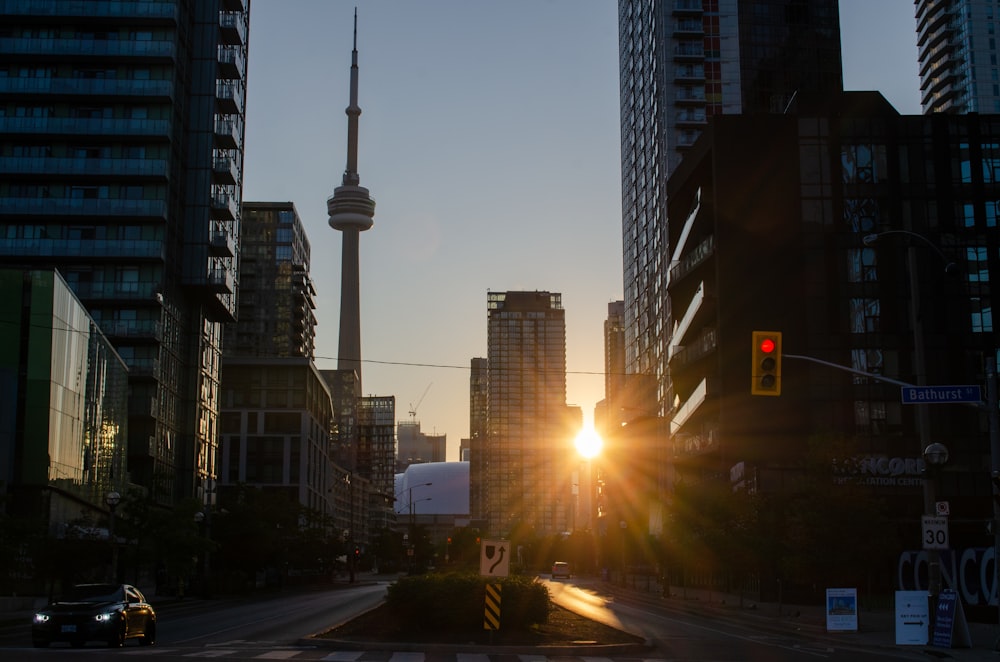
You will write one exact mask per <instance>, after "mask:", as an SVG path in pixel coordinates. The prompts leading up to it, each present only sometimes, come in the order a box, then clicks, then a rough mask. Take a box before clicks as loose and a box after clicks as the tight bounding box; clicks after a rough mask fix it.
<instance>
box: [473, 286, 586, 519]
mask: <svg viewBox="0 0 1000 662" xmlns="http://www.w3.org/2000/svg"><path fill="white" fill-rule="evenodd" d="M486 328H487V335H486V337H487V345H488V348H487V355H488V363H487V375H488V377H487V387H486V388H487V400H488V405H487V411H488V414H487V431H486V441H485V455H486V464H485V467H486V475H485V482H486V491H485V495H484V496H485V507H484V515H485V517H486V518H487V520H488V522H489V525H488V530H489V532H490V534H491V535H507V534H509V533H510V532H511V531H512V530H513V529H514V528H515V527H518V526H527V527H532V528H533V529H534V530H535V532H536V533H538V534H539V535H551V534H557V533H562V532H564V531H568V530H569V526H570V524H571V518H572V512H573V505H574V504H573V498H572V491H571V473H570V472H571V471H572V469H573V468H574V467H575V463H576V459H577V455H576V451H575V449H574V448H573V438H574V437H575V435H576V432H577V431H578V430H579V420H578V419H577V420H575V421H574V420H572V419H573V418H574V417H573V416H572V415H571V414H570V411H569V408H568V407H567V406H566V311H565V310H563V307H562V295H560V294H558V293H554V292H490V293H488V294H487V327H486Z"/></svg>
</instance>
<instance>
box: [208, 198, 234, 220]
mask: <svg viewBox="0 0 1000 662" xmlns="http://www.w3.org/2000/svg"><path fill="white" fill-rule="evenodd" d="M238 217H239V209H238V203H237V202H236V197H235V196H233V195H230V194H228V193H223V192H217V193H216V194H215V195H213V196H212V218H215V219H218V220H222V221H235V220H236V219H237V218H238Z"/></svg>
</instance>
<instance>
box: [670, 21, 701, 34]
mask: <svg viewBox="0 0 1000 662" xmlns="http://www.w3.org/2000/svg"><path fill="white" fill-rule="evenodd" d="M704 34H705V27H704V26H703V25H702V23H701V19H700V18H693V19H682V20H679V21H677V22H676V23H674V35H676V36H678V37H700V36H702V35H704Z"/></svg>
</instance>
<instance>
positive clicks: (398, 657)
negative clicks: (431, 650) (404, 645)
mask: <svg viewBox="0 0 1000 662" xmlns="http://www.w3.org/2000/svg"><path fill="white" fill-rule="evenodd" d="M389 662H424V654H423V653H410V652H406V653H404V652H399V651H397V652H394V653H393V654H392V657H390V658H389Z"/></svg>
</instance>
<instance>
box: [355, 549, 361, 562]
mask: <svg viewBox="0 0 1000 662" xmlns="http://www.w3.org/2000/svg"><path fill="white" fill-rule="evenodd" d="M354 558H356V559H359V558H361V548H360V547H355V548H354Z"/></svg>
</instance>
